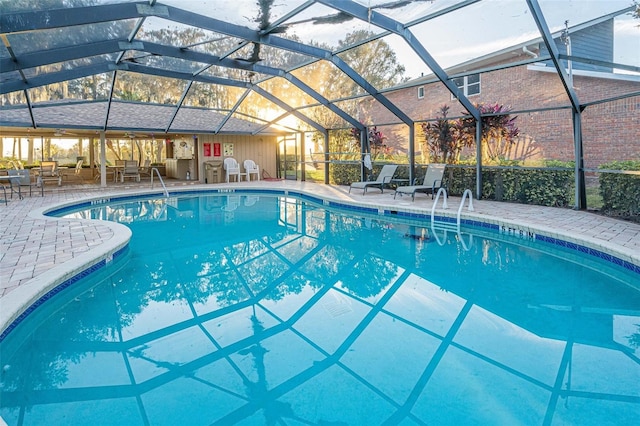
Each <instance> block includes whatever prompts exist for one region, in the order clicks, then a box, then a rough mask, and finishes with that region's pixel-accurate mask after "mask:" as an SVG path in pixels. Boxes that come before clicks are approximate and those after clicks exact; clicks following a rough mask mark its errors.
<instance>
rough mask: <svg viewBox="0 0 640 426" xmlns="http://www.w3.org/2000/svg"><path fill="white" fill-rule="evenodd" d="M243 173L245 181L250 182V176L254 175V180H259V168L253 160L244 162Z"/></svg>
mask: <svg viewBox="0 0 640 426" xmlns="http://www.w3.org/2000/svg"><path fill="white" fill-rule="evenodd" d="M244 171H245V175H246V176H247V180H251V175H252V174H253V175H256V179H257V180H260V167H258V165H257V164H256V163H255V161H253V160H244Z"/></svg>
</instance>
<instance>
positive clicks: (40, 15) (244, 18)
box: [0, 0, 640, 135]
mask: <svg viewBox="0 0 640 426" xmlns="http://www.w3.org/2000/svg"><path fill="white" fill-rule="evenodd" d="M586 3H588V7H585V5H586ZM0 10H1V12H2V13H1V14H0V28H1V34H0V38H1V39H2V47H1V48H0V70H1V74H0V83H1V85H0V99H1V102H2V117H0V126H2V131H3V133H4V134H7V133H9V132H11V133H13V134H20V133H21V132H26V131H31V132H33V131H34V129H38V131H48V132H50V133H52V134H53V133H54V132H55V133H58V134H59V133H67V134H70V133H73V134H76V135H82V134H85V133H86V134H90V133H93V134H95V133H96V132H99V131H107V132H125V131H136V132H144V133H156V134H159V133H180V132H193V133H222V134H238V133H242V134H273V133H278V132H292V131H320V132H325V131H326V130H327V129H339V128H349V127H357V128H360V129H363V126H365V125H372V124H379V123H374V122H373V120H374V119H373V118H372V117H370V116H367V114H366V111H362V109H361V108H360V107H359V105H360V104H361V101H362V100H363V99H367V100H369V101H371V102H370V103H373V104H376V105H377V106H380V107H382V108H383V109H385V110H386V111H388V113H389V114H388V116H389V117H393V118H392V120H391V121H392V122H394V123H404V124H406V125H408V126H412V125H413V123H414V122H415V121H416V120H421V119H425V117H416V116H410V115H409V114H408V113H407V112H405V111H404V110H403V106H402V105H398V104H394V103H393V102H391V101H390V100H389V99H388V98H387V97H386V96H385V93H387V92H388V91H389V90H390V89H392V88H393V87H395V86H397V85H399V84H406V82H407V81H411V80H412V79H415V78H418V77H420V76H426V75H433V76H434V77H435V78H437V79H438V80H440V82H441V84H442V85H443V86H444V88H445V89H446V90H448V91H450V92H451V93H452V96H454V97H457V99H458V103H459V109H458V111H467V112H468V113H469V114H470V115H472V116H475V117H476V118H477V117H478V112H477V110H476V108H475V107H474V105H473V103H472V102H471V101H470V100H469V99H468V98H467V97H465V95H464V94H463V93H462V92H461V91H460V90H459V89H458V87H457V86H456V84H455V83H454V81H453V79H452V77H455V76H460V75H463V74H457V75H453V74H452V73H451V72H449V71H447V70H450V69H453V68H452V67H455V66H456V65H458V64H461V63H467V64H469V63H473V61H474V60H475V59H477V58H481V57H483V56H485V55H487V54H490V53H492V52H499V51H501V50H505V49H507V48H508V47H510V46H513V45H517V44H519V43H524V42H526V41H528V40H541V42H542V43H544V44H545V45H546V46H547V50H548V51H549V59H550V60H551V61H552V63H553V65H554V66H555V70H556V72H557V73H558V76H559V78H560V79H562V81H566V79H567V74H566V70H565V65H563V64H564V61H566V60H567V59H572V60H574V61H577V62H580V61H582V62H589V61H590V58H580V57H572V58H571V57H568V56H567V55H566V54H564V53H563V52H566V51H565V50H563V46H558V44H557V43H556V42H555V41H554V38H556V37H557V35H558V34H559V32H560V31H562V30H563V29H565V26H566V28H569V30H570V29H571V28H573V27H575V26H578V25H580V24H583V23H585V22H588V21H590V20H595V19H599V18H600V19H601V18H602V17H603V16H604V17H607V16H609V17H611V18H613V17H616V19H618V20H620V21H621V22H622V24H621V25H622V26H620V25H618V26H616V33H620V34H619V35H620V36H624V31H626V30H624V28H628V25H629V22H630V23H631V25H632V26H635V27H636V28H637V23H638V21H637V20H636V21H634V20H633V17H632V16H631V14H632V13H633V11H637V9H635V7H634V6H633V5H632V1H631V0H620V1H618V0H602V1H593V0H591V1H579V0H576V1H572V2H565V1H558V0H505V1H500V0H492V1H488V0H483V1H480V0H414V1H409V0H395V1H394V0H357V1H351V0H308V1H307V0H276V1H274V0H235V1H226V0H219V1H192V0H167V1H162V2H160V1H155V0H150V1H125V0H121V1H120V0H115V1H101V0H0ZM620 28H622V30H620ZM617 35H618V34H617ZM621 40H623V41H622V42H621V43H622V47H618V51H617V53H616V56H615V57H614V60H613V62H611V63H606V64H602V65H605V66H608V67H610V68H614V69H623V70H634V69H635V70H636V72H637V69H638V66H639V65H640V63H639V62H640V60H639V58H638V57H639V55H640V54H639V53H638V51H636V52H634V51H633V46H634V43H637V41H638V38H637V33H636V38H635V39H632V41H631V42H630V44H626V45H625V44H624V43H629V42H628V41H626V42H625V41H624V38H621ZM625 46H630V47H631V48H630V49H629V48H628V47H625ZM636 46H637V44H636ZM532 61H533V59H532ZM600 62H602V61H600ZM511 65H515V63H514V64H511ZM502 66H503V67H508V66H510V64H508V63H507V64H503V65H502ZM473 71H474V70H473V68H472V67H470V68H469V69H468V70H467V72H473ZM476 72H477V71H476ZM565 86H566V90H567V101H568V103H569V104H570V105H571V106H573V107H574V108H576V109H579V107H580V104H579V99H578V96H577V94H576V93H575V92H574V91H573V89H572V88H571V87H570V85H568V84H565ZM515 90H517V88H515ZM497 101H499V100H497ZM534 107H535V106H534ZM387 124H388V123H387Z"/></svg>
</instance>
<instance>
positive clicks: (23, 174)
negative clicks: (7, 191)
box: [7, 169, 32, 198]
mask: <svg viewBox="0 0 640 426" xmlns="http://www.w3.org/2000/svg"><path fill="white" fill-rule="evenodd" d="M7 174H8V175H9V176H20V179H16V180H14V181H12V182H11V183H12V184H14V183H17V184H18V185H19V186H28V187H29V197H31V185H32V184H31V175H30V174H29V170H25V169H17V170H7ZM11 198H13V191H11Z"/></svg>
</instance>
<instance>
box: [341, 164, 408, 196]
mask: <svg viewBox="0 0 640 426" xmlns="http://www.w3.org/2000/svg"><path fill="white" fill-rule="evenodd" d="M397 168H398V166H397V165H394V164H385V165H384V166H383V167H382V170H380V173H379V174H378V177H377V178H376V180H371V181H367V182H352V183H351V185H349V193H351V188H358V189H362V195H364V194H365V193H366V192H367V188H370V187H378V188H380V192H384V186H385V185H388V184H389V183H390V182H391V179H392V178H393V175H394V174H395V172H396V169H397Z"/></svg>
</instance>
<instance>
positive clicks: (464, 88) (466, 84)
mask: <svg viewBox="0 0 640 426" xmlns="http://www.w3.org/2000/svg"><path fill="white" fill-rule="evenodd" d="M475 76H478V82H477V83H476V82H473V83H471V84H469V77H475ZM460 78H462V86H459V85H458V83H457V82H456V80H458V79H460ZM452 81H453V84H455V85H456V86H457V87H458V89H462V93H463V94H464V95H465V96H466V97H471V96H478V95H479V94H480V93H482V79H481V77H480V74H471V75H465V76H464V77H457V78H454V79H452ZM470 87H478V91H477V92H476V93H471V94H469V88H470ZM455 98H456V97H455V96H454V95H453V94H451V100H454V99H455Z"/></svg>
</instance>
